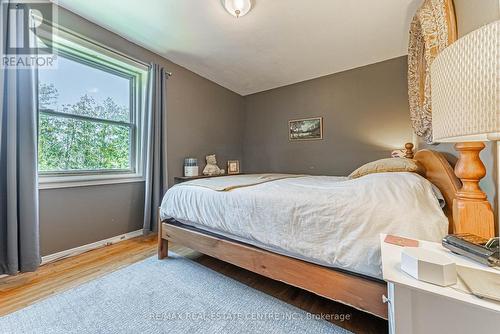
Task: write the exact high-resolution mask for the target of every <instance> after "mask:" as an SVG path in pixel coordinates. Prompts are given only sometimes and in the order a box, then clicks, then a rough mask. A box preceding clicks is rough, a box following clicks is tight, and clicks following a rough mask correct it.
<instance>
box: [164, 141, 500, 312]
mask: <svg viewBox="0 0 500 334" xmlns="http://www.w3.org/2000/svg"><path fill="white" fill-rule="evenodd" d="M410 145H411V144H410ZM412 147H413V145H411V147H410V146H409V145H408V146H407V157H411V156H412V155H413V151H412ZM483 147H484V146H483ZM476 148H477V147H476ZM457 149H458V148H457ZM468 150H470V146H468ZM480 150H481V149H479V150H476V151H477V152H476V153H477V158H478V157H479V151H480ZM461 154H463V152H461ZM471 157H472V156H471ZM414 159H415V160H417V161H419V162H420V163H421V164H422V165H423V167H424V168H425V175H424V176H425V177H426V178H427V179H428V180H429V181H431V182H432V183H433V184H435V185H436V186H437V187H438V188H439V189H440V190H441V192H442V194H443V196H444V198H445V201H446V206H445V208H444V212H445V214H446V216H447V217H448V219H449V222H450V224H449V231H450V233H465V232H468V233H473V234H477V235H481V236H483V237H492V236H493V235H494V223H493V211H492V209H491V206H490V204H489V202H488V201H487V199H486V195H484V193H483V192H482V191H480V189H479V188H477V189H476V188H474V187H472V188H470V189H465V190H466V191H464V188H465V183H467V182H469V183H471V182H472V183H474V182H475V183H476V186H477V183H478V182H479V179H480V178H481V177H482V176H481V175H479V174H481V173H477V171H476V173H474V171H471V170H468V173H469V174H467V171H466V172H465V173H466V174H467V175H466V176H467V177H468V178H467V179H466V180H464V187H462V182H461V181H460V180H459V179H458V178H457V176H456V175H455V173H454V171H453V169H452V167H451V165H450V164H449V163H448V161H447V160H446V159H445V158H444V156H443V155H441V154H440V153H438V152H434V151H430V150H422V151H419V152H417V153H416V154H415V156H414ZM458 174H459V173H458ZM471 174H474V175H475V176H474V177H476V179H477V180H473V178H474V177H473V176H471ZM461 176H463V174H462V175H461ZM483 176H484V175H483ZM473 188H474V189H473ZM467 190H468V191H467ZM473 190H474V191H473ZM477 191H479V192H480V193H479V192H477ZM483 195H484V196H483ZM158 223H159V225H158V226H159V228H158V258H159V259H163V258H166V257H167V255H168V241H172V242H174V243H176V244H180V245H184V246H186V247H189V248H191V249H194V250H196V251H199V252H201V253H203V254H206V255H209V256H212V257H215V258H217V259H220V260H223V261H226V262H229V263H231V264H233V265H236V266H238V267H241V268H245V269H247V270H250V271H252V272H255V273H258V274H261V275H263V276H266V277H269V278H272V279H274V280H278V281H282V282H285V283H287V284H290V285H292V286H295V287H299V288H302V289H304V290H307V291H310V292H313V293H315V294H317V295H320V296H323V297H325V298H328V299H330V300H334V301H338V302H341V303H343V304H347V305H350V306H352V307H355V308H357V309H360V310H362V311H365V312H368V313H371V314H374V315H376V316H378V317H381V318H384V319H387V305H386V304H384V302H383V300H382V296H383V295H386V294H387V287H386V284H385V283H384V282H382V281H379V280H375V279H370V278H366V277H363V276H360V275H355V274H350V273H347V272H344V271H339V270H335V269H332V268H328V267H323V266H320V265H316V264H312V263H309V262H305V261H301V260H297V259H294V258H291V257H287V256H283V255H279V254H276V253H273V252H269V251H266V250H263V249H260V248H257V247H253V246H250V245H247V244H243V243H241V242H238V241H234V240H228V239H226V238H220V237H217V236H214V235H210V234H207V233H203V232H201V231H196V230H193V229H190V228H187V227H182V226H178V225H174V224H171V223H169V222H168V221H164V222H161V221H159V222H158Z"/></svg>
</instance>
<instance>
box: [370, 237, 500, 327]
mask: <svg viewBox="0 0 500 334" xmlns="http://www.w3.org/2000/svg"><path fill="white" fill-rule="evenodd" d="M384 239H385V234H381V235H380V245H381V249H382V271H383V278H384V280H385V281H386V282H387V288H388V289H387V290H388V299H389V301H388V303H389V328H390V332H391V333H392V334H420V333H422V334H424V333H425V334H433V333H445V334H447V333H450V334H451V333H453V334H461V333H464V334H470V333H473V334H474V333H477V334H479V333H500V302H495V301H492V300H488V299H481V298H478V297H476V296H473V295H470V294H467V293H464V292H461V291H457V290H455V289H453V288H452V287H441V286H437V285H434V284H430V283H425V282H421V281H419V280H417V279H414V278H413V277H411V276H410V275H408V274H406V273H405V272H404V271H402V270H401V269H400V262H401V250H402V249H403V247H400V246H396V245H392V244H388V243H385V242H384ZM419 242H420V247H423V248H427V249H431V250H434V251H437V252H441V253H443V254H446V255H447V256H449V257H450V258H452V259H453V261H455V262H456V263H457V264H460V265H463V266H469V267H476V268H480V269H482V270H488V271H495V269H492V268H488V267H487V266H483V265H481V264H478V263H476V262H473V261H471V260H468V259H467V258H464V257H462V256H459V255H456V254H453V253H451V252H450V251H448V250H447V249H446V248H444V247H442V246H441V245H440V244H438V243H434V242H426V241H419Z"/></svg>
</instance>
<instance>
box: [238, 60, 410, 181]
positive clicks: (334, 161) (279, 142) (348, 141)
mask: <svg viewBox="0 0 500 334" xmlns="http://www.w3.org/2000/svg"><path fill="white" fill-rule="evenodd" d="M406 71H407V58H406V57H400V58H395V59H391V60H387V61H384V62H381V63H377V64H373V65H369V66H365V67H361V68H357V69H353V70H349V71H345V72H341V73H336V74H333V75H329V76H325V77H321V78H318V79H314V80H309V81H305V82H301V83H297V84H293V85H290V86H285V87H280V88H276V89H272V90H269V91H266V92H262V93H257V94H253V95H249V96H247V97H245V99H246V108H245V127H244V129H245V133H244V160H243V170H244V171H245V172H262V171H280V172H294V173H310V174H326V175H346V174H348V173H350V172H351V171H352V170H354V169H355V168H357V167H359V166H360V165H362V164H363V163H366V162H368V161H372V160H375V159H379V158H387V157H390V152H391V151H392V150H393V149H395V148H402V147H403V146H404V143H406V142H411V141H412V131H411V127H410V121H409V111H408V93H407V79H406ZM314 116H323V117H324V140H320V141H307V142H289V141H288V120H290V119H296V118H305V117H314Z"/></svg>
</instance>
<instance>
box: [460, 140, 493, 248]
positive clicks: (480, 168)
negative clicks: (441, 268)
mask: <svg viewBox="0 0 500 334" xmlns="http://www.w3.org/2000/svg"><path fill="white" fill-rule="evenodd" d="M484 147H485V145H484V143H481V142H467V143H458V144H455V149H456V150H457V151H458V153H459V159H458V162H457V164H456V166H455V174H456V175H457V177H458V178H459V179H460V180H461V181H462V188H461V189H460V191H459V192H458V193H457V197H456V198H455V199H454V201H453V221H454V225H455V226H454V231H455V233H461V231H465V230H467V232H468V233H473V234H476V235H478V236H481V237H483V238H486V239H489V238H492V237H494V236H495V221H494V216H493V210H492V208H491V205H490V202H488V197H487V196H486V194H485V193H484V191H482V190H481V187H480V186H479V181H480V180H481V179H482V178H483V177H485V176H486V167H485V166H484V164H483V162H482V161H481V158H480V157H479V154H480V152H481V151H482V150H483V149H484Z"/></svg>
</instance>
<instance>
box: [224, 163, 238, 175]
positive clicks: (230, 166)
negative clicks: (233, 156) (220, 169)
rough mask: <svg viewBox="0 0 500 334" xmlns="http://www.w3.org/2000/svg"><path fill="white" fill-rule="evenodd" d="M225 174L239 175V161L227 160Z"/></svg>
mask: <svg viewBox="0 0 500 334" xmlns="http://www.w3.org/2000/svg"><path fill="white" fill-rule="evenodd" d="M227 173H228V174H230V175H232V174H239V173H240V161H239V160H229V161H228V162H227Z"/></svg>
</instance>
